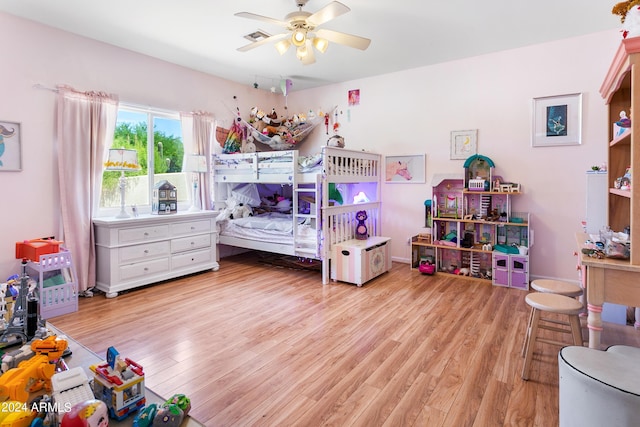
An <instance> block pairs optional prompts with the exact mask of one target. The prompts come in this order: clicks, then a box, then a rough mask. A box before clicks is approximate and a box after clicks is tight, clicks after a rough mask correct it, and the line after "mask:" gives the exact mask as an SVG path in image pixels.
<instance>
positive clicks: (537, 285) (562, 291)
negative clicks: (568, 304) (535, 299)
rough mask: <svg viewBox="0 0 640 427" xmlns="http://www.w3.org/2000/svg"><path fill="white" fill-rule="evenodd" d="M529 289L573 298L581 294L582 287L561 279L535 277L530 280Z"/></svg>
mask: <svg viewBox="0 0 640 427" xmlns="http://www.w3.org/2000/svg"><path fill="white" fill-rule="evenodd" d="M531 289H534V290H536V291H538V292H543V293H547V294H558V295H564V296H567V297H574V298H575V297H579V296H580V295H582V288H581V287H580V286H579V285H576V284H575V283H571V282H565V281H562V280H552V279H536V280H533V281H532V282H531Z"/></svg>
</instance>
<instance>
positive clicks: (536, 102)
mask: <svg viewBox="0 0 640 427" xmlns="http://www.w3.org/2000/svg"><path fill="white" fill-rule="evenodd" d="M532 109H533V112H532V124H531V127H532V130H531V145H532V146H533V147H551V146H554V145H580V144H581V143H582V94H581V93H571V94H568V95H559V96H545V97H541V98H534V99H533V106H532Z"/></svg>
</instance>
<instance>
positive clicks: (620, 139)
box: [609, 132, 631, 147]
mask: <svg viewBox="0 0 640 427" xmlns="http://www.w3.org/2000/svg"><path fill="white" fill-rule="evenodd" d="M615 145H617V146H623V145H631V132H625V133H623V134H622V135H618V136H616V137H615V138H613V140H612V141H611V142H610V143H609V146H610V147H613V146H615Z"/></svg>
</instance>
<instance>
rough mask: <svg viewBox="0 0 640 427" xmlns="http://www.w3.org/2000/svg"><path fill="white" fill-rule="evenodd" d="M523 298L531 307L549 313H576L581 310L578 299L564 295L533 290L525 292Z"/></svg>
mask: <svg viewBox="0 0 640 427" xmlns="http://www.w3.org/2000/svg"><path fill="white" fill-rule="evenodd" d="M524 300H525V302H526V303H527V304H529V305H530V306H531V307H533V308H536V309H538V310H542V311H548V312H550V313H560V314H575V315H577V314H580V312H581V311H582V303H580V301H578V300H576V299H574V298H571V297H566V296H564V295H558V294H548V293H542V292H533V293H530V294H527V296H526V297H525V298H524Z"/></svg>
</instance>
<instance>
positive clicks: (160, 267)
mask: <svg viewBox="0 0 640 427" xmlns="http://www.w3.org/2000/svg"><path fill="white" fill-rule="evenodd" d="M168 271H169V258H159V259H154V260H152V261H146V262H139V263H137V264H130V265H124V266H121V267H120V268H119V272H120V280H122V281H125V280H132V279H140V278H143V277H145V276H152V275H157V274H161V273H166V272H168Z"/></svg>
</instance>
